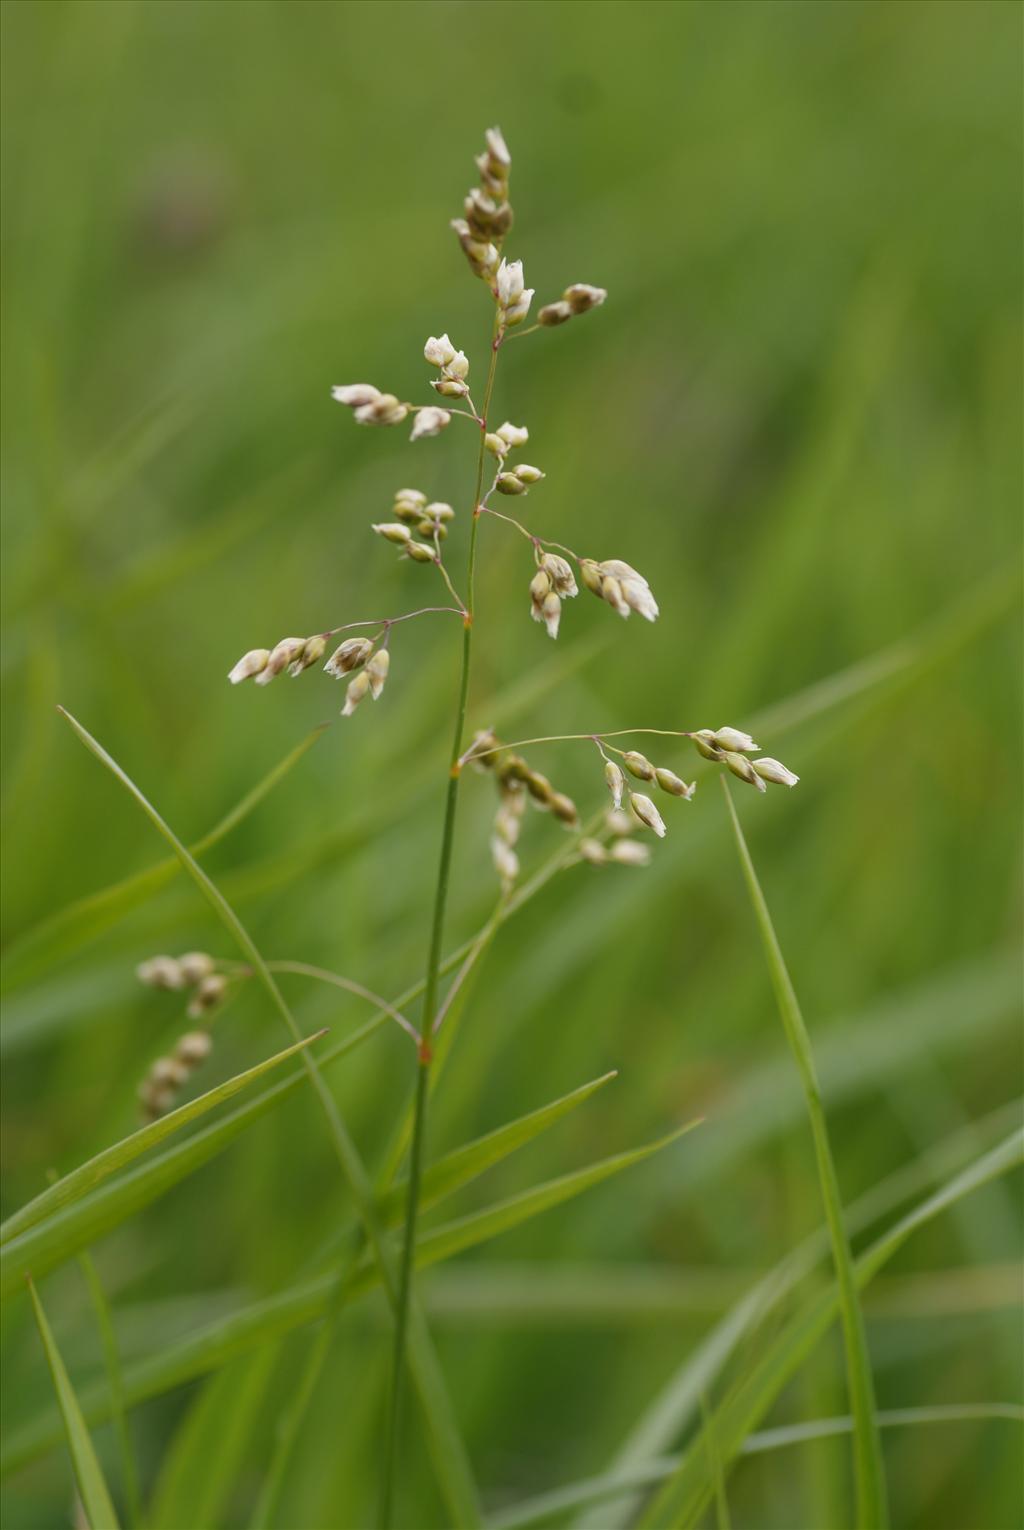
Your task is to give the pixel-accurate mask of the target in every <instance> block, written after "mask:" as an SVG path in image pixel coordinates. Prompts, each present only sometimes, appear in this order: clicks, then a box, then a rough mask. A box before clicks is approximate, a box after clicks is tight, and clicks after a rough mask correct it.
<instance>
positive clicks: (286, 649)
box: [256, 637, 306, 685]
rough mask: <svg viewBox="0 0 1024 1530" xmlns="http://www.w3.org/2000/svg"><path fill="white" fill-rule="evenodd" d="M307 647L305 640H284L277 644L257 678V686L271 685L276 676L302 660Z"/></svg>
mask: <svg viewBox="0 0 1024 1530" xmlns="http://www.w3.org/2000/svg"><path fill="white" fill-rule="evenodd" d="M305 646H306V639H305V638H295V637H293V638H282V639H281V641H280V642H279V643H275V644H274V646H273V648H272V649H271V650H270V656H269V658H268V659H267V662H266V664H264V666H263V668H262V669H261V670H260V672H259V674H258V675H257V676H256V684H257V685H269V684H270V682H271V680H273V678H274V676H275V675H279V674H280V673H281V671H282V670H285V669H287V668H288V667H289V665H291V664H294V663H295V661H296V660H297V659H298V658H300V656H301V655H302V652H303V649H304V648H305Z"/></svg>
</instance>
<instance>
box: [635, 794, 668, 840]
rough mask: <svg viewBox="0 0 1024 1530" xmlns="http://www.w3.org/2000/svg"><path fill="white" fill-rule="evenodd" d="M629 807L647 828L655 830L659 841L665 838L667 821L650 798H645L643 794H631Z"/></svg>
mask: <svg viewBox="0 0 1024 1530" xmlns="http://www.w3.org/2000/svg"><path fill="white" fill-rule="evenodd" d="M629 805H630V807H631V808H632V809H633V812H634V813H635V815H636V817H637V819H638V820H639V822H640V823H642V824H643V825H644V826H645V828H648V829H653V830H654V832H655V834H656V835H657V836H658V838H659V839H664V838H665V821H664V819H663V818H662V816H661V814H660V813H659V812H658V809H657V808H656V807H655V806H654V803H653V802H652V801H651V799H650V797H645V796H644V794H643V793H642V792H630V794H629Z"/></svg>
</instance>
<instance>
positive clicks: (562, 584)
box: [517, 468, 579, 600]
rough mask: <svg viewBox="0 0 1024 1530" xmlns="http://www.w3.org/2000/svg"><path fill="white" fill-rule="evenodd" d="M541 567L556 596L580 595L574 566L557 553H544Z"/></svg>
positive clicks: (572, 597) (573, 596)
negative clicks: (573, 569)
mask: <svg viewBox="0 0 1024 1530" xmlns="http://www.w3.org/2000/svg"><path fill="white" fill-rule="evenodd" d="M517 472H519V473H521V472H522V469H521V468H519V469H517ZM540 566H541V568H542V569H543V570H544V572H545V574H547V576H548V578H549V579H550V580H551V588H552V589H553V590H554V592H555V594H556V595H560V596H561V597H562V599H563V600H573V599H574V598H575V597H576V596H577V595H578V594H579V589H578V588H577V585H576V578H575V576H574V574H573V571H572V566H571V565H570V564H569V563H567V562H566V560H565V559H564V558H560V557H559V556H558V554H557V553H544V554H543V556H542V557H541V560H540Z"/></svg>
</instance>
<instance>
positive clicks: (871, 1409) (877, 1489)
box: [722, 777, 889, 1530]
mask: <svg viewBox="0 0 1024 1530" xmlns="http://www.w3.org/2000/svg"><path fill="white" fill-rule="evenodd" d="M722 787H723V790H724V792H725V799H726V803H727V804H728V808H729V818H730V821H731V823H732V829H733V833H734V835H735V838H736V848H737V850H738V852H739V858H740V865H741V867H742V869H743V877H744V880H745V882H746V884H747V891H748V893H749V894H750V901H751V903H752V905H753V909H754V915H755V918H756V919H757V924H758V929H759V930H760V934H761V942H762V944H763V946H764V953H765V958H766V960H767V963H768V970H769V973H770V974H771V980H772V987H773V988H774V990H775V998H776V1002H777V1004H778V1007H779V1014H780V1016H781V1017H782V1024H783V1027H784V1029H785V1032H786V1039H787V1041H788V1042H789V1046H790V1050H791V1051H792V1053H793V1058H794V1061H795V1062H796V1065H797V1070H798V1072H799V1074H800V1081H801V1084H802V1086H803V1091H804V1099H805V1101H806V1105H807V1115H808V1119H809V1121H810V1126H811V1133H812V1135H813V1138H814V1152H815V1157H816V1159H817V1164H818V1177H819V1180H820V1182H821V1194H822V1199H823V1201H824V1205H825V1218H826V1221H827V1223H828V1229H829V1236H830V1238H831V1242H832V1257H833V1260H834V1261H835V1267H836V1278H837V1280H838V1284H839V1295H840V1312H841V1316H842V1327H843V1342H844V1346H845V1351H846V1379H847V1385H848V1387H849V1392H850V1404H851V1412H852V1414H853V1417H854V1419H855V1420H856V1425H857V1427H856V1429H855V1431H854V1463H855V1471H856V1479H857V1524H858V1526H860V1527H861V1530H885V1526H886V1525H887V1524H888V1522H889V1514H888V1508H887V1504H886V1486H885V1468H884V1463H883V1460H882V1445H881V1440H880V1438H879V1433H878V1427H877V1425H876V1423H875V1387H874V1379H873V1377H872V1374H871V1357H870V1354H869V1352H868V1343H867V1334H866V1332H865V1328H864V1314H863V1312H862V1311H861V1305H860V1300H859V1298H858V1295H857V1285H856V1281H855V1280H854V1274H853V1258H852V1255H851V1253H850V1243H849V1239H848V1237H847V1234H846V1227H845V1225H844V1222H843V1203H842V1198H841V1196H840V1191H839V1180H838V1177H837V1175H836V1168H835V1161H834V1159H833V1155H832V1146H831V1143H830V1141H829V1135H828V1125H827V1123H826V1120H825V1111H824V1107H823V1105H822V1102H821V1090H820V1087H819V1085H818V1075H817V1071H816V1069H815V1066H814V1055H813V1053H812V1050H811V1040H810V1037H809V1035H808V1034H807V1027H806V1026H805V1024H804V1019H803V1015H802V1014H801V1011H800V1005H799V1003H798V1002H797V997H796V992H795V990H794V988H793V984H792V982H791V980H790V976H789V970H788V968H787V967H786V963H785V960H784V958H783V955H782V948H781V947H780V945H779V941H778V937H777V935H776V933H775V926H774V925H773V924H772V919H771V915H770V913H769V912H768V905H767V903H766V902H765V899H764V894H763V893H762V891H761V884H760V882H759V881H758V879H757V872H756V871H755V870H754V863H753V861H752V860H751V858H750V851H749V850H748V849H747V842H746V839H745V838H744V834H743V830H742V828H741V827H740V821H739V818H738V817H737V815H736V807H735V804H734V802H733V800H732V793H731V792H730V791H729V788H728V785H727V784H726V782H725V780H724V777H723V779H722Z"/></svg>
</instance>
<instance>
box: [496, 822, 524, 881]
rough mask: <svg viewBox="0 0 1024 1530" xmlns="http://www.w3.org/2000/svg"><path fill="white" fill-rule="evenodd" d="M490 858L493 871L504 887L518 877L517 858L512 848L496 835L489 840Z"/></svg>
mask: <svg viewBox="0 0 1024 1530" xmlns="http://www.w3.org/2000/svg"><path fill="white" fill-rule="evenodd" d="M491 858H492V860H493V861H494V869H495V871H496V872H497V873H498V875H499V877H500V878H501V880H502V882H503V883H504V884H505V885H506V886H508V885H509V884H510V883H512V882H514V881H515V880H516V877H518V875H519V857H518V855H516V852H515V851H514V850H513V849H512V846H511V845H507V844H506V843H505V841H504V840H503V839H502V838H501V836H500V835H498V834H495V835H493V836H492V838H491Z"/></svg>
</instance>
